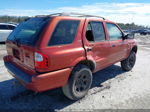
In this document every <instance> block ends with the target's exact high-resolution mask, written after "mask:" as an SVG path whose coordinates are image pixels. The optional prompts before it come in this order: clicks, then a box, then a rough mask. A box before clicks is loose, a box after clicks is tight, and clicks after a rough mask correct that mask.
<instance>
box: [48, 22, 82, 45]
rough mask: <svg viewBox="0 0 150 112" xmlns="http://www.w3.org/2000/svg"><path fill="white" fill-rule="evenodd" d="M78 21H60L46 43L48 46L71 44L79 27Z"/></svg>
mask: <svg viewBox="0 0 150 112" xmlns="http://www.w3.org/2000/svg"><path fill="white" fill-rule="evenodd" d="M79 22H80V21H78V20H62V21H60V22H59V23H58V24H57V26H56V28H55V30H54V32H53V34H52V36H51V39H50V41H49V43H48V45H49V46H54V45H66V44H70V43H72V42H73V40H74V38H75V36H76V32H77V29H78V26H79Z"/></svg>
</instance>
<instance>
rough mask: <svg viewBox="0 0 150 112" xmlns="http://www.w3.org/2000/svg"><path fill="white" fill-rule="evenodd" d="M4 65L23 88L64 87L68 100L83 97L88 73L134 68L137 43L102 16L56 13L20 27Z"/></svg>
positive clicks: (88, 82)
mask: <svg viewBox="0 0 150 112" xmlns="http://www.w3.org/2000/svg"><path fill="white" fill-rule="evenodd" d="M6 46H7V52H8V55H7V56H5V57H4V63H5V66H6V68H7V69H8V71H9V72H10V74H11V75H12V76H14V77H15V78H16V79H17V80H19V81H20V83H21V84H22V85H24V86H25V87H26V88H28V89H30V90H33V91H36V92H42V91H45V90H49V89H53V88H58V87H62V90H63V93H64V94H65V95H66V96H67V97H68V98H70V99H72V100H78V99H80V98H82V97H84V96H85V94H86V93H87V92H88V90H89V88H90V86H91V83H92V73H94V72H97V71H99V70H101V69H103V68H106V67H108V66H110V65H112V64H114V63H116V62H121V67H122V69H123V70H125V71H129V70H131V69H132V68H133V66H134V64H135V60H136V52H137V44H136V42H135V40H134V39H132V38H130V36H129V35H125V34H124V33H123V32H122V30H121V29H120V27H119V26H118V25H117V24H115V23H114V22H112V21H109V20H106V19H105V18H103V17H99V16H92V15H84V14H75V13H68V14H65V13H57V14H52V15H47V16H36V17H33V18H29V19H26V20H25V21H24V22H22V23H20V24H19V25H18V26H17V28H16V29H15V30H14V31H13V32H12V33H11V34H10V36H9V37H8V39H7V42H6Z"/></svg>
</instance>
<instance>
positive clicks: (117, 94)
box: [0, 36, 150, 111]
mask: <svg viewBox="0 0 150 112" xmlns="http://www.w3.org/2000/svg"><path fill="white" fill-rule="evenodd" d="M146 38H148V37H146ZM136 39H137V40H138V42H139V43H140V45H139V49H138V53H137V62H136V65H135V67H134V69H133V70H132V71H130V72H124V71H122V70H121V68H120V63H117V64H115V65H112V66H110V67H108V68H106V69H104V70H101V71H99V72H97V73H95V74H94V76H93V77H94V79H93V84H92V87H91V89H90V90H89V92H88V95H86V97H85V98H83V99H81V100H79V101H70V100H68V99H67V98H66V97H65V96H64V95H63V94H62V92H61V89H60V88H58V89H55V90H50V91H46V92H42V93H34V92H32V91H29V90H26V89H25V88H24V87H22V86H21V85H20V84H18V83H16V82H17V81H16V80H15V79H14V78H12V77H11V76H10V75H9V73H8V72H7V70H6V69H5V67H4V65H3V60H2V58H3V56H4V55H6V50H5V45H4V44H0V110H1V109H8V110H10V109H11V110H12V109H15V110H24V111H26V110H39V109H40V110H51V109H57V110H68V109H73V110H80V109H81V110H82V109H150V86H149V85H150V67H149V66H150V46H149V44H141V42H143V40H142V41H141V40H140V39H139V37H137V38H136ZM149 39H150V36H149Z"/></svg>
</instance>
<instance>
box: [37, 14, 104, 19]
mask: <svg viewBox="0 0 150 112" xmlns="http://www.w3.org/2000/svg"><path fill="white" fill-rule="evenodd" d="M53 16H68V17H85V18H88V17H96V18H101V19H103V20H106V19H105V18H104V17H102V16H96V15H89V14H82V13H74V12H70V13H65V12H63V13H54V14H50V15H37V16H35V17H53Z"/></svg>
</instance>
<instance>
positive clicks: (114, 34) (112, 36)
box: [106, 23, 122, 40]
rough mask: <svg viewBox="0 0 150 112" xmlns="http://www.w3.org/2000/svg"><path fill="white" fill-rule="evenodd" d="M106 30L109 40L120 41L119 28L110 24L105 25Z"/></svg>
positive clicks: (120, 33)
mask: <svg viewBox="0 0 150 112" xmlns="http://www.w3.org/2000/svg"><path fill="white" fill-rule="evenodd" d="M106 26H107V29H108V35H109V40H120V39H122V32H121V31H120V30H119V28H118V27H117V26H116V25H115V24H112V23H106Z"/></svg>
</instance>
